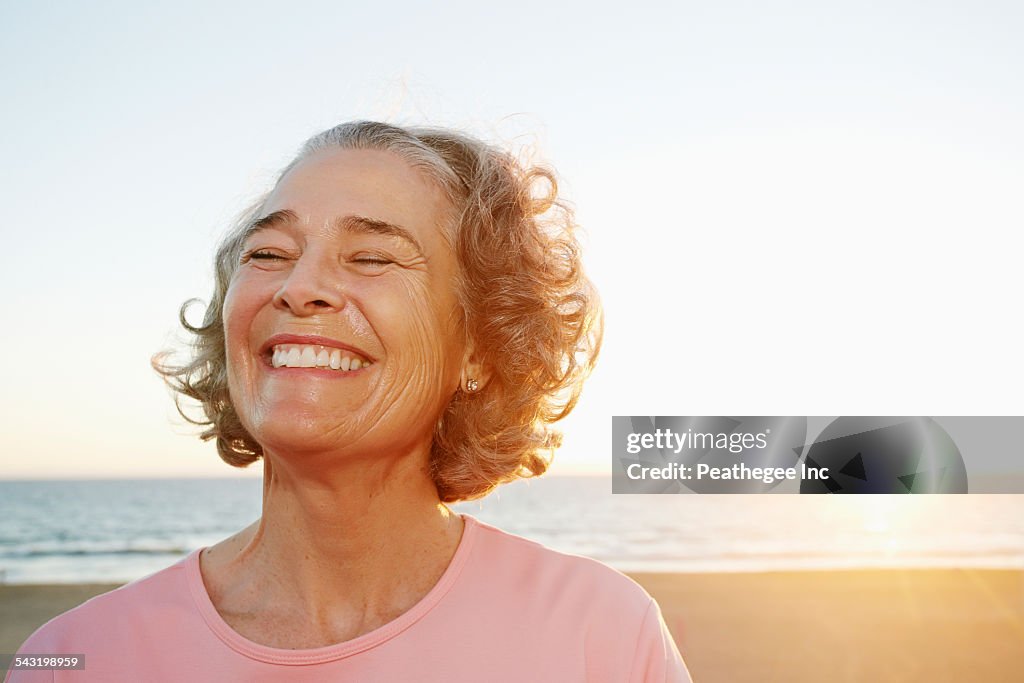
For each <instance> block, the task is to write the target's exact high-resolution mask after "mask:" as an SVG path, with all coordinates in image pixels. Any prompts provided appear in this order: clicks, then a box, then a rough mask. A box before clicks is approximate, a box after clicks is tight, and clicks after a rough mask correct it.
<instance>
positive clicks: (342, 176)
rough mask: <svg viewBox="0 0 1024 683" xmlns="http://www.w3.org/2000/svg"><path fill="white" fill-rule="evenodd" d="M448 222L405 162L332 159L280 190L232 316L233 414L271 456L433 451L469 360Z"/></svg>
mask: <svg viewBox="0 0 1024 683" xmlns="http://www.w3.org/2000/svg"><path fill="white" fill-rule="evenodd" d="M449 209H450V207H449V204H448V202H447V200H446V199H445V197H444V195H443V193H442V192H441V190H440V189H439V188H438V187H436V186H435V185H434V184H433V182H432V181H430V180H429V179H427V178H426V177H425V176H423V175H421V174H420V172H418V171H417V170H415V169H414V168H412V167H411V166H409V165H408V164H407V163H406V162H405V161H404V160H403V159H402V158H401V157H399V156H398V155H396V154H394V153H392V152H385V151H377V150H341V149H335V150H329V151H321V152H317V153H316V154H314V155H312V156H310V157H309V158H307V159H306V160H304V161H303V162H302V163H300V164H298V165H297V166H296V167H294V168H293V169H292V170H291V171H290V172H289V173H288V174H287V175H286V176H285V177H284V178H282V179H281V182H280V183H279V184H278V185H277V187H276V189H275V190H274V191H273V193H272V194H271V195H270V197H269V198H268V200H267V202H266V204H265V207H264V210H263V211H262V213H261V217H262V219H261V220H258V221H256V223H255V224H254V227H255V228H256V229H255V231H252V232H251V234H250V235H249V236H248V237H247V238H246V240H245V243H244V244H243V247H242V257H241V259H240V261H239V266H238V269H237V272H236V273H235V276H234V277H233V279H232V280H231V283H230V286H229V288H228V293H227V298H226V300H225V303H224V327H225V334H226V339H225V344H226V351H227V362H228V386H229V389H230V392H231V400H232V402H233V404H234V406H235V409H236V410H237V412H238V415H239V418H240V419H241V421H242V424H243V425H244V426H245V428H246V429H247V430H248V431H249V433H250V434H251V435H252V436H253V437H254V438H255V439H256V441H258V442H259V443H260V444H261V445H262V446H263V447H264V449H266V450H268V451H269V452H270V453H272V454H273V453H281V452H284V453H288V454H291V455H294V454H301V453H303V452H305V453H310V454H312V453H316V452H331V453H338V452H344V453H346V454H349V455H350V456H351V457H359V456H366V457H372V458H379V457H380V456H382V455H391V454H400V453H406V452H408V451H409V450H410V449H411V448H415V447H417V446H429V443H430V439H431V436H432V433H433V428H434V424H435V423H436V421H437V419H438V417H439V416H440V414H441V412H442V410H443V409H444V407H445V406H446V405H447V403H448V401H449V399H450V398H451V396H452V394H453V393H454V392H455V391H456V389H457V388H458V385H459V381H460V371H461V365H462V362H463V358H464V353H465V343H464V337H463V327H462V322H461V321H462V318H461V314H460V313H459V310H458V306H457V300H456V293H455V289H454V287H455V281H454V277H455V275H456V269H457V265H456V261H455V255H454V253H453V252H452V249H451V247H450V246H449V244H448V243H447V241H446V239H445V238H444V236H443V233H442V226H443V225H445V221H446V220H448V211H449ZM310 366H313V367H310Z"/></svg>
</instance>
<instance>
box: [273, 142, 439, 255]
mask: <svg viewBox="0 0 1024 683" xmlns="http://www.w3.org/2000/svg"><path fill="white" fill-rule="evenodd" d="M282 210H287V211H291V212H293V213H295V214H296V215H297V216H298V219H299V221H300V222H301V223H305V224H308V226H309V227H311V228H318V227H320V226H322V225H326V224H327V223H329V222H334V221H337V220H338V219H342V218H344V217H346V216H361V217H365V218H370V219H372V220H376V221H381V222H383V223H390V224H394V225H400V226H403V227H404V228H406V229H407V230H409V231H410V232H412V233H414V234H415V235H416V236H417V237H418V238H420V239H421V240H422V241H425V242H430V241H432V240H433V239H434V238H436V237H441V234H440V231H441V230H442V229H443V228H444V227H445V226H446V225H447V223H448V219H449V216H450V210H451V206H450V204H449V202H448V200H447V198H446V196H445V194H444V192H443V191H442V190H441V188H440V187H439V186H438V185H437V183H435V182H434V181H433V180H432V179H430V178H429V177H428V176H427V175H426V174H425V173H423V172H422V171H420V170H418V169H416V168H414V167H413V166H412V165H411V164H409V163H408V162H407V161H406V160H405V159H403V158H402V157H401V156H399V155H398V154H396V153H395V152H389V151H384V150H365V149H331V150H322V151H319V152H315V153H314V154H312V155H310V156H309V157H307V158H305V159H303V160H302V161H301V162H299V163H298V164H296V166H295V167H294V168H292V169H291V170H290V171H289V172H288V173H287V174H286V175H285V176H284V177H283V178H281V180H280V182H279V183H278V184H277V186H276V187H275V188H274V190H273V191H272V192H271V194H270V196H269V197H268V198H267V201H266V202H265V204H264V208H263V211H262V215H264V216H265V215H268V214H271V213H274V212H275V211H282Z"/></svg>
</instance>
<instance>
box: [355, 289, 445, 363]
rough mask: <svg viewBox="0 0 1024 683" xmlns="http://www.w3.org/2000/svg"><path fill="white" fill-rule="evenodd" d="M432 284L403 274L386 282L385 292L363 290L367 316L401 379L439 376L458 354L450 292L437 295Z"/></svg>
mask: <svg viewBox="0 0 1024 683" xmlns="http://www.w3.org/2000/svg"><path fill="white" fill-rule="evenodd" d="M437 286H439V285H437V284H435V283H430V282H428V281H424V280H422V279H413V278H407V279H403V280H399V281H397V282H395V283H393V284H392V286H389V287H388V288H387V294H385V293H384V292H383V291H378V292H375V293H370V292H367V296H366V298H365V299H364V300H365V301H367V302H368V305H372V309H371V310H369V311H368V317H369V319H370V321H371V323H372V324H373V326H374V328H375V329H376V332H377V334H378V335H379V337H380V339H381V342H382V343H383V344H384V346H385V350H386V352H387V353H388V355H389V356H391V357H392V358H393V359H394V360H395V362H396V365H397V366H401V368H402V371H403V374H405V376H406V378H407V379H415V380H416V381H418V382H431V383H436V382H439V381H444V380H445V375H447V374H450V372H451V370H452V365H453V362H452V359H453V358H456V357H461V353H462V345H461V340H460V338H459V337H458V334H457V330H458V328H457V325H456V317H455V316H454V308H453V307H454V305H455V300H454V297H453V296H451V295H450V294H449V293H448V292H444V295H443V296H438V295H437V293H436V292H435V291H433V290H432V289H431V288H432V287H437ZM381 290H383V288H381ZM370 302H372V303H370ZM396 369H397V368H396ZM399 379H401V378H399Z"/></svg>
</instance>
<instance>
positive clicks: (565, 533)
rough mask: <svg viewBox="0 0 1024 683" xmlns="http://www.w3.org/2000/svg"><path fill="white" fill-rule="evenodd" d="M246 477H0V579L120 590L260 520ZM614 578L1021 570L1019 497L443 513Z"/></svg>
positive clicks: (465, 507) (551, 492)
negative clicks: (587, 561) (584, 559)
mask: <svg viewBox="0 0 1024 683" xmlns="http://www.w3.org/2000/svg"><path fill="white" fill-rule="evenodd" d="M261 486H262V484H261V481H260V480H259V479H239V478H234V479H164V480H107V481H24V482H21V481H0V582H6V583H11V584H14V583H77V582H125V581H131V580H133V579H136V578H139V577H142V576H146V575H147V574H150V573H152V572H155V571H157V570H159V569H162V568H164V567H166V566H168V565H170V564H172V563H174V562H176V561H177V560H179V559H180V558H181V557H183V556H184V555H185V554H187V553H188V552H190V551H191V550H193V549H195V548H197V547H201V546H204V545H211V544H213V543H216V542H218V541H220V540H222V539H223V538H225V537H227V536H230V535H231V534H233V533H235V532H236V531H238V530H239V529H242V528H244V527H246V526H248V525H249V524H250V523H252V522H253V521H254V520H256V519H257V518H258V517H259V515H260V497H261ZM453 507H454V509H456V510H458V511H461V512H468V513H470V514H472V515H474V516H476V517H478V518H480V519H482V520H483V521H486V522H488V523H491V524H494V525H495V526H498V527H500V528H502V529H505V530H507V531H509V532H512V533H516V534H520V535H522V536H526V537H528V538H532V539H534V540H536V541H539V542H541V543H544V544H545V545H547V546H549V547H551V548H555V549H557V550H561V551H563V552H569V553H575V554H581V555H587V556H590V557H594V558H596V559H599V560H601V561H603V562H606V563H608V564H610V565H612V566H613V567H616V568H617V569H620V570H622V571H676V572H705V571H715V572H721V571H725V572H743V571H764V570H785V569H829V568H865V567H992V568H1024V495H985V494H971V495H960V496H954V495H948V496H941V495H931V496H799V495H661V496H658V495H649V496H645V495H612V493H611V480H610V479H608V478H604V477H545V478H541V479H538V480H534V481H522V482H517V483H514V484H509V485H506V486H504V487H502V488H500V489H498V491H496V492H495V493H493V494H491V495H490V496H488V497H487V498H485V499H483V500H481V501H474V502H469V503H459V504H456V505H454V506H453Z"/></svg>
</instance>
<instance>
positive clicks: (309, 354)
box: [267, 344, 372, 372]
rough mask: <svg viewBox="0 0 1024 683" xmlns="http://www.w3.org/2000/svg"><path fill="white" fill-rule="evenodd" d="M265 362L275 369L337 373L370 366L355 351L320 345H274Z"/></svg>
mask: <svg viewBox="0 0 1024 683" xmlns="http://www.w3.org/2000/svg"><path fill="white" fill-rule="evenodd" d="M267 361H268V362H269V363H270V365H271V366H272V367H275V368H323V369H325V370H337V371H339V372H349V371H352V370H359V369H361V368H365V367H369V366H370V365H372V363H371V361H370V360H369V359H368V358H365V357H364V356H361V355H360V354H358V353H356V352H355V351H351V350H349V349H339V348H335V347H331V346H323V345H321V344H275V345H273V346H272V347H270V349H269V350H268V351H267Z"/></svg>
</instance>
